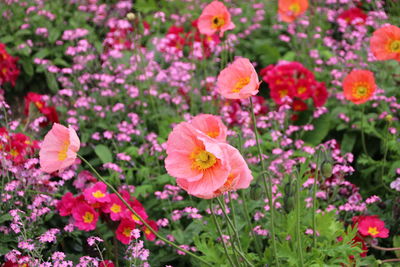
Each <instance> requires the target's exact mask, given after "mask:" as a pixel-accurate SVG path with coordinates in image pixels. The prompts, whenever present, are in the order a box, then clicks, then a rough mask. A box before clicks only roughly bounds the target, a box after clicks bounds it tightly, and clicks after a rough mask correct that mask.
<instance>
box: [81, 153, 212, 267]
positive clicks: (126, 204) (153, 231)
mask: <svg viewBox="0 0 400 267" xmlns="http://www.w3.org/2000/svg"><path fill="white" fill-rule="evenodd" d="M78 157H79V158H80V159H81V160H82V161H83V162H85V163H86V164H87V165H88V166H89V168H90V169H91V170H92V171H93V172H94V173H95V174H96V175H97V177H98V178H99V179H100V180H101V181H102V182H103V183H105V184H106V185H107V186H108V187H109V188H110V189H111V191H113V192H114V193H115V194H116V195H117V197H118V198H119V199H120V200H121V201H122V203H124V205H125V206H126V207H127V208H128V210H129V211H130V212H132V213H133V214H135V216H136V217H138V219H139V220H140V221H141V222H142V223H143V224H144V225H145V226H146V227H147V229H149V231H150V232H152V233H153V234H154V235H155V236H156V237H157V238H159V239H160V240H162V241H164V242H165V243H167V244H168V245H171V246H173V247H174V248H176V249H178V250H180V251H182V252H184V253H186V254H188V255H190V256H192V257H194V258H196V259H198V260H199V261H201V262H202V263H204V264H206V265H208V266H212V265H211V264H210V263H208V262H206V261H205V260H203V259H202V258H200V257H199V256H197V255H196V254H194V253H192V252H190V251H188V250H186V249H183V248H181V247H180V246H178V245H177V244H175V243H174V242H171V241H169V240H168V239H166V238H165V237H163V236H162V235H160V234H159V233H158V232H157V231H155V230H154V229H153V228H152V227H151V226H150V225H149V224H148V223H147V222H146V221H145V220H144V219H143V218H142V217H141V216H140V215H139V214H138V213H137V212H136V211H135V210H134V209H133V208H132V207H131V205H129V204H128V202H126V200H125V199H124V198H123V197H122V196H121V194H120V193H119V192H118V190H117V189H115V188H114V187H113V186H112V185H111V184H109V183H108V182H107V181H106V180H105V179H104V178H103V177H102V176H101V175H100V174H99V173H98V172H97V171H96V169H95V168H94V167H93V166H92V164H90V163H89V162H88V161H87V160H86V159H84V158H83V157H82V156H81V155H79V154H78Z"/></svg>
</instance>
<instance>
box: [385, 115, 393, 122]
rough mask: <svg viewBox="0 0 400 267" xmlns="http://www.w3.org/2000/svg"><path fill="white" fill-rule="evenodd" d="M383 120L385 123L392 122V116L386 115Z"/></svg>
mask: <svg viewBox="0 0 400 267" xmlns="http://www.w3.org/2000/svg"><path fill="white" fill-rule="evenodd" d="M385 120H386V121H387V122H392V121H393V116H392V115H390V114H388V115H386V117H385Z"/></svg>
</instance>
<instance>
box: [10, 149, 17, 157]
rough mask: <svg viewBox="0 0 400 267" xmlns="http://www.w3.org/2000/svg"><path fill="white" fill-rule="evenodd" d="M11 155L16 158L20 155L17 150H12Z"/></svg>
mask: <svg viewBox="0 0 400 267" xmlns="http://www.w3.org/2000/svg"><path fill="white" fill-rule="evenodd" d="M10 155H11V156H13V157H16V156H18V155H19V152H18V151H17V150H15V149H11V151H10Z"/></svg>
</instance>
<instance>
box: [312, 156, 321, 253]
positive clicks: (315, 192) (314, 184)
mask: <svg viewBox="0 0 400 267" xmlns="http://www.w3.org/2000/svg"><path fill="white" fill-rule="evenodd" d="M316 164H317V165H316V166H315V174H314V183H313V207H312V209H313V210H312V219H313V220H312V228H313V246H314V248H316V247H317V217H316V213H317V182H318V174H319V173H318V169H319V153H317V163H316Z"/></svg>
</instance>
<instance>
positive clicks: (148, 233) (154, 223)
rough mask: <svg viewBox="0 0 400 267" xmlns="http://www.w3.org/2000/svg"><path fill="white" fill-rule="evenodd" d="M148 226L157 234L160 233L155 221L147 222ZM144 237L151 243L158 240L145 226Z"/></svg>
mask: <svg viewBox="0 0 400 267" xmlns="http://www.w3.org/2000/svg"><path fill="white" fill-rule="evenodd" d="M147 224H148V225H149V226H150V227H151V228H152V229H153V230H154V231H156V232H158V226H157V224H156V222H155V221H147ZM142 230H143V232H144V235H145V236H146V239H147V240H149V241H154V240H155V239H156V235H155V234H153V233H152V232H151V231H150V229H149V228H147V227H146V226H143V228H142Z"/></svg>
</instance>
